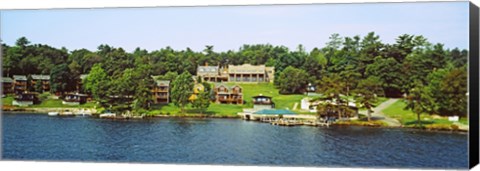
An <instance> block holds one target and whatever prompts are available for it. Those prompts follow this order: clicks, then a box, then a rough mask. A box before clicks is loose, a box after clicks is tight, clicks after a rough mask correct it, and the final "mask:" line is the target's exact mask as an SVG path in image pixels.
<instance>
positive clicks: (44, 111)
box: [2, 108, 469, 134]
mask: <svg viewBox="0 0 480 171" xmlns="http://www.w3.org/2000/svg"><path fill="white" fill-rule="evenodd" d="M58 109H63V110H80V109H81V108H27V109H25V108H22V109H20V110H19V109H18V108H17V109H16V110H4V109H2V113H4V112H8V113H12V114H38V115H47V114H48V111H58ZM84 109H90V110H95V113H92V116H94V117H98V116H99V114H98V113H96V109H93V108H84ZM151 118H210V119H240V118H241V117H240V116H238V115H234V116H233V115H232V116H229V115H211V114H175V115H165V114H163V115H152V116H145V117H144V118H142V119H151ZM107 119H108V118H107ZM112 120H115V119H112ZM117 120H125V119H124V118H118V119H117ZM133 120H138V119H133ZM332 126H335V127H346V126H360V127H371V128H396V129H410V130H412V131H414V130H420V131H427V132H441V133H459V134H468V132H469V130H465V129H446V128H427V127H423V128H416V127H410V126H404V125H401V126H387V125H382V124H378V123H333V124H332Z"/></svg>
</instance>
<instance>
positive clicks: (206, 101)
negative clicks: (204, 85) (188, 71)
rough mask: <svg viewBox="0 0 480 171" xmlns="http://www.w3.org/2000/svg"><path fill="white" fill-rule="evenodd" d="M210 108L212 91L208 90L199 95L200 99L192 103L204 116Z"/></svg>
mask: <svg viewBox="0 0 480 171" xmlns="http://www.w3.org/2000/svg"><path fill="white" fill-rule="evenodd" d="M209 106H210V91H207V90H206V89H205V90H204V91H201V92H200V93H198V98H195V100H193V102H192V107H193V108H196V109H199V110H200V113H201V114H203V113H205V111H206V110H207V109H208V107H209Z"/></svg>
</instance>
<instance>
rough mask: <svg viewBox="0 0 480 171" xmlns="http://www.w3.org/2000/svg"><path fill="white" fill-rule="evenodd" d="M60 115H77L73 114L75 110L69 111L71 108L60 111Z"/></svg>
mask: <svg viewBox="0 0 480 171" xmlns="http://www.w3.org/2000/svg"><path fill="white" fill-rule="evenodd" d="M58 116H75V115H74V114H73V112H71V111H69V110H65V111H63V112H60V113H59V114H58Z"/></svg>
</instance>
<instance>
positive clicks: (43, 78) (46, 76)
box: [31, 75, 50, 80]
mask: <svg viewBox="0 0 480 171" xmlns="http://www.w3.org/2000/svg"><path fill="white" fill-rule="evenodd" d="M31 76H32V79H34V80H50V75H31Z"/></svg>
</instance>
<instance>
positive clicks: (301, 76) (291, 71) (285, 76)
mask: <svg viewBox="0 0 480 171" xmlns="http://www.w3.org/2000/svg"><path fill="white" fill-rule="evenodd" d="M277 79H278V88H279V89H280V93H282V94H289V93H302V91H303V90H304V89H305V88H306V86H307V84H308V81H309V78H308V74H307V72H305V71H304V70H302V69H297V68H294V67H291V66H289V67H287V68H286V69H285V70H283V72H282V73H280V76H279V77H278V78H277Z"/></svg>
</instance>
